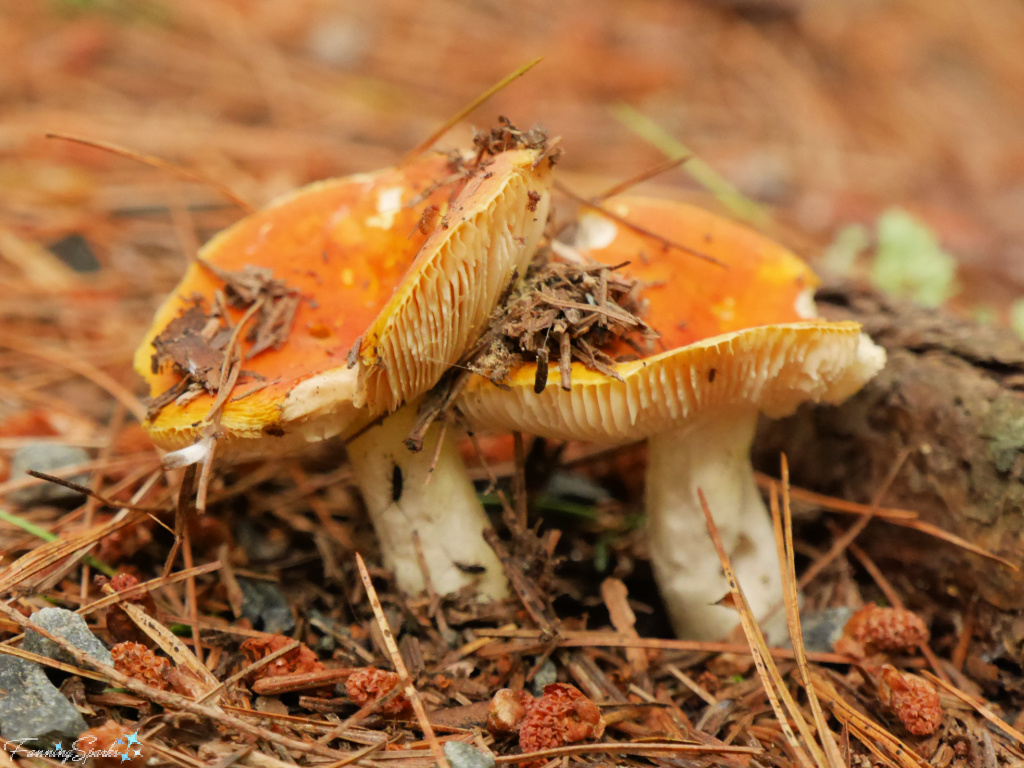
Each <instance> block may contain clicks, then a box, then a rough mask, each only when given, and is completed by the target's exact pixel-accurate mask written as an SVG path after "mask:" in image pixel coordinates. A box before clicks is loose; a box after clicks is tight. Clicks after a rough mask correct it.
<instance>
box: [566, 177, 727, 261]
mask: <svg viewBox="0 0 1024 768" xmlns="http://www.w3.org/2000/svg"><path fill="white" fill-rule="evenodd" d="M554 187H555V189H557V190H558V191H559V192H561V193H562V194H563V195H565V196H566V197H568V198H569V199H570V200H574V201H575V202H577V203H579V204H580V205H582V206H585V207H587V208H593V209H594V210H595V211H598V212H599V213H600V214H601V215H602V216H605V217H607V218H609V219H611V220H612V221H614V222H616V223H617V224H621V225H622V226H624V227H629V229H631V230H633V231H634V232H636V233H637V234H640V235H643V236H644V237H649V238H651V239H652V240H656V241H657V242H659V243H661V245H662V247H664V248H674V249H675V250H677V251H682V252H683V253H688V254H690V255H691V256H694V257H696V258H698V259H701V260H703V261H708V262H710V263H712V264H717V265H718V266H719V267H721V268H722V269H728V268H729V267H728V266H727V265H726V264H725V263H724V262H721V261H719V260H718V259H716V258H715V257H714V256H708V254H706V253H701V252H700V251H698V250H695V249H693V248H687V247H686V246H685V245H680V244H679V243H677V242H675V241H673V240H669V239H668V238H667V237H664V236H663V235H659V234H658V233H657V232H652V231H651V230H649V229H647V228H645V227H641V226H640V225H639V224H634V223H633V222H631V221H630V220H629V219H627V218H626V217H624V216H619V215H618V214H617V213H612V212H611V211H609V210H608V209H607V208H605V207H604V206H603V205H601V204H600V203H593V202H591V201H590V200H587V199H586V198H584V197H581V196H580V195H577V194H576V193H575V192H573V191H572V190H571V189H569V188H568V187H567V186H565V184H563V183H562V182H560V181H559V180H558V179H555V182H554Z"/></svg>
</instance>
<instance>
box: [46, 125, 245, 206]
mask: <svg viewBox="0 0 1024 768" xmlns="http://www.w3.org/2000/svg"><path fill="white" fill-rule="evenodd" d="M46 138H48V139H61V140H62V141H71V142H74V143H75V144H83V145H84V146H87V147H93V148H95V149H102V150H104V151H106V152H113V153H114V154H115V155H120V156H121V157H127V158H128V159H129V160H135V161H136V162H139V163H142V164H143V165H148V166H150V167H152V168H157V169H159V170H161V171H168V172H170V173H173V174H176V175H178V176H181V177H182V178H185V179H188V180H189V181H194V182H196V183H198V184H203V185H204V186H207V187H210V188H211V189H215V190H217V191H218V192H220V194H221V195H223V196H224V198H225V199H227V200H230V201H231V202H232V203H233V204H235V205H236V206H238V207H239V208H241V209H242V212H243V213H245V214H246V215H247V216H248V215H249V214H250V213H253V212H254V211H255V210H256V209H255V208H253V207H252V206H251V205H250V204H249V203H248V202H246V201H245V200H244V199H243V198H241V197H239V196H238V194H237V193H235V192H234V191H233V190H232V189H230V188H229V187H227V186H225V185H224V184H221V183H220V182H219V181H215V180H213V179H211V178H209V177H207V176H204V175H203V174H201V173H197V172H196V171H190V170H189V169H187V168H182V167H180V166H177V165H175V164H174V163H170V162H168V161H167V160H163V159H161V158H159V157H155V156H153V155H146V154H143V153H142V152H136V151H135V150H132V149H127V148H125V147H121V146H118V145H117V144H112V143H110V142H107V141H99V140H97V139H87V138H85V137H83V136H72V135H71V134H68V133H52V132H51V133H47V134H46Z"/></svg>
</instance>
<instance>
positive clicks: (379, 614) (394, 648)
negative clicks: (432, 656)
mask: <svg viewBox="0 0 1024 768" xmlns="http://www.w3.org/2000/svg"><path fill="white" fill-rule="evenodd" d="M356 567H357V568H359V576H360V578H361V579H362V580H363V586H364V587H365V588H366V596H367V598H369V600H370V607H371V608H373V615H374V617H375V618H376V619H377V625H378V626H379V627H380V633H381V636H382V637H383V638H384V645H385V646H387V649H388V653H389V654H390V655H391V663H392V664H394V666H395V672H397V673H398V676H399V677H400V678H402V680H405V681H406V683H405V695H406V696H407V697H408V698H409V703H410V704H412V710H413V712H415V713H416V720H417V721H418V722H419V724H420V730H422V731H423V735H424V736H425V737H426V739H427V741H428V742H430V751H431V752H432V753H433V755H434V759H435V760H437V764H438V766H440V768H451V767H450V766H449V765H448V759H447V758H446V757H445V756H444V750H443V749H441V742H439V741H438V740H437V734H435V733H434V726H432V725H431V724H430V718H429V717H427V710H426V708H425V707H424V706H423V699H421V698H420V693H419V691H417V690H416V686H415V685H413V683H412V678H411V677H409V670H408V669H407V668H406V666H405V661H404V660H403V659H402V653H401V652H400V651H399V650H398V643H396V642H395V636H394V635H393V634H392V633H391V627H389V626H388V620H387V617H386V616H385V615H384V609H383V608H382V607H381V604H380V598H379V597H377V590H376V589H374V586H373V581H372V580H371V579H370V572H369V571H367V570H366V563H364V562H363V557H362V555H360V554H359V553H358V552H356Z"/></svg>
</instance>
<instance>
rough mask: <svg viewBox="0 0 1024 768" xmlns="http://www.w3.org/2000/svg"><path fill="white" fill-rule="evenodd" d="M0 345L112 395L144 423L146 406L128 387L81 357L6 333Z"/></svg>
mask: <svg viewBox="0 0 1024 768" xmlns="http://www.w3.org/2000/svg"><path fill="white" fill-rule="evenodd" d="M0 346H3V347H7V349H10V350H13V351H15V352H17V353H18V354H19V355H29V356H31V357H34V358H36V359H38V360H44V361H46V362H48V363H50V364H52V365H56V366H60V367H61V368H66V369H67V370H69V371H71V372H72V373H77V374H78V375H79V376H81V377H82V378H83V379H88V380H89V381H91V382H92V383H93V384H95V385H96V386H97V387H99V388H100V389H102V390H105V391H106V392H107V393H108V394H110V395H112V396H113V397H114V399H115V400H117V401H118V402H119V403H121V404H122V405H123V406H124V407H125V408H127V409H128V411H129V412H130V413H131V414H132V416H134V417H135V418H136V419H137V420H138V421H139V422H144V421H145V420H146V406H144V405H143V404H142V401H141V400H139V398H137V397H136V396H135V393H134V392H132V391H131V390H130V389H128V387H126V386H124V385H123V384H121V382H119V381H118V380H117V379H115V378H114V377H113V376H111V375H110V374H109V373H107V372H106V371H104V370H101V369H100V368H98V367H97V366H95V365H93V364H92V363H90V362H89V361H88V360H86V359H85V358H84V357H82V356H81V355H76V354H73V353H71V352H67V351H65V350H63V349H56V348H54V347H49V346H46V345H45V344H39V343H33V342H30V341H19V340H16V339H15V338H13V337H12V336H11V334H6V335H5V336H4V338H3V339H2V340H0Z"/></svg>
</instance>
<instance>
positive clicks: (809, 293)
mask: <svg viewBox="0 0 1024 768" xmlns="http://www.w3.org/2000/svg"><path fill="white" fill-rule="evenodd" d="M793 309H794V310H796V314H797V317H799V318H800V319H801V320H813V319H814V318H816V317H817V316H818V308H817V307H816V306H815V305H814V289H813V288H805V289H804V290H802V291H800V293H798V294H797V296H796V301H795V302H794V303H793Z"/></svg>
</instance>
